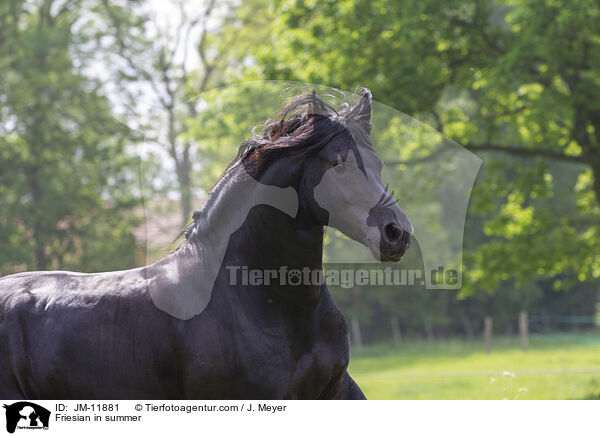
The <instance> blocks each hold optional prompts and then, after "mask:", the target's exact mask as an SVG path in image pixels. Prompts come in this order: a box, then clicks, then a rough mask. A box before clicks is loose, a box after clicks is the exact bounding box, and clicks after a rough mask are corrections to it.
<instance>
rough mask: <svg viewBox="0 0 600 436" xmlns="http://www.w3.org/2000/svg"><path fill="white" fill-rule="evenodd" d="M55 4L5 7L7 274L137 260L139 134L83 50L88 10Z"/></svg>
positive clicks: (0, 144)
mask: <svg viewBox="0 0 600 436" xmlns="http://www.w3.org/2000/svg"><path fill="white" fill-rule="evenodd" d="M50 6H51V2H42V3H40V4H37V3H22V2H18V1H10V2H3V5H2V9H1V11H2V20H3V22H4V24H5V25H6V27H5V26H3V27H2V33H3V38H2V40H1V44H0V54H1V57H0V58H1V59H2V67H1V68H2V81H1V82H0V100H1V101H2V112H1V118H0V126H1V127H0V129H1V130H0V209H1V210H2V214H1V217H0V241H1V243H2V247H3V248H2V250H1V251H0V271H2V273H6V272H11V271H15V270H22V269H50V268H52V269H55V268H72V269H77V270H84V271H91V270H102V269H109V268H118V267H123V266H128V265H133V264H134V263H135V244H134V240H133V236H132V234H131V224H132V222H131V218H128V216H129V215H130V214H126V213H125V211H127V210H130V209H131V207H132V205H134V204H136V201H137V200H136V194H135V192H136V191H135V190H134V189H132V187H133V186H135V185H134V182H135V181H136V176H135V173H134V172H133V171H132V170H133V169H134V168H135V161H134V160H132V159H131V158H130V157H128V155H127V154H126V153H125V147H126V145H127V144H128V143H129V138H130V134H129V131H128V129H127V128H125V127H124V126H123V125H122V124H121V123H119V122H118V121H117V120H116V119H115V118H114V116H113V113H112V108H111V106H110V105H109V103H108V100H107V99H106V97H104V96H103V95H102V92H101V87H100V83H99V82H98V81H96V80H93V79H90V78H89V77H86V76H85V75H84V74H83V73H82V71H81V70H82V67H83V64H82V63H83V62H85V59H82V58H81V57H77V58H76V57H74V54H73V45H74V44H75V42H74V41H76V40H77V38H76V34H74V30H73V29H74V22H75V21H76V20H77V17H78V14H79V13H80V11H78V10H77V8H75V7H74V8H65V9H59V10H58V12H56V11H55V8H51V7H50ZM71 6H72V5H71ZM79 43H82V41H79ZM77 65H78V66H79V67H77Z"/></svg>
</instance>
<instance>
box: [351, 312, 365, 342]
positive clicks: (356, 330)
mask: <svg viewBox="0 0 600 436" xmlns="http://www.w3.org/2000/svg"><path fill="white" fill-rule="evenodd" d="M350 324H351V325H352V338H353V339H354V346H355V347H356V348H358V349H360V348H362V346H363V342H362V336H361V334H360V323H359V322H358V318H352V321H350Z"/></svg>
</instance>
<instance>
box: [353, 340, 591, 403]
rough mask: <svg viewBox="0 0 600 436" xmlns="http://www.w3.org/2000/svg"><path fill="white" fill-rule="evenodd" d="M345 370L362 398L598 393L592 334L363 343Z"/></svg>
mask: <svg viewBox="0 0 600 436" xmlns="http://www.w3.org/2000/svg"><path fill="white" fill-rule="evenodd" d="M350 373H351V375H352V376H353V377H354V379H355V380H356V381H357V383H358V384H359V385H360V387H361V388H362V390H363V392H364V393H365V395H366V396H367V398H369V399H403V400H410V399H424V400H425V399H427V400H434V399H465V400H466V399H490V400H499V399H524V400H526V399H530V400H542V399H548V400H549V399H600V334H598V333H594V334H592V333H590V334H561V335H550V336H532V337H531V338H530V344H529V349H528V350H527V351H522V350H521V349H520V342H519V338H518V337H496V338H494V342H493V347H492V351H491V353H489V354H487V353H486V352H485V350H484V344H483V342H482V341H472V342H467V341H461V340H449V341H433V342H422V341H419V342H411V341H407V342H405V343H403V344H402V345H401V346H398V347H395V346H392V345H391V344H378V345H373V346H365V347H363V348H362V349H361V350H355V349H353V351H352V357H351V360H350Z"/></svg>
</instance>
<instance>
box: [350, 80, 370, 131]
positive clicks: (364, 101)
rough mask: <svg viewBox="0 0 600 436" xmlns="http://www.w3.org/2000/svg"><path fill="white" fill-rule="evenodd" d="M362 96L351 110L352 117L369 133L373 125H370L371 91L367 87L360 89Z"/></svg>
mask: <svg viewBox="0 0 600 436" xmlns="http://www.w3.org/2000/svg"><path fill="white" fill-rule="evenodd" d="M362 93H363V94H362V97H361V98H360V100H359V101H358V103H357V104H356V106H355V107H354V110H353V111H352V114H353V118H354V120H355V121H356V122H358V123H359V124H360V125H361V126H362V127H363V128H364V129H365V130H366V131H367V133H368V134H369V135H370V134H371V130H372V128H373V126H372V125H371V112H372V108H371V101H372V99H373V97H372V95H371V91H369V90H368V89H367V88H363V89H362Z"/></svg>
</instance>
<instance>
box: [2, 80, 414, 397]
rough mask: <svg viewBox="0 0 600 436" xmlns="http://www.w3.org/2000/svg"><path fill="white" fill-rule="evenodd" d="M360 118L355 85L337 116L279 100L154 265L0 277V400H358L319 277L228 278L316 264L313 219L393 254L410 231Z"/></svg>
mask: <svg viewBox="0 0 600 436" xmlns="http://www.w3.org/2000/svg"><path fill="white" fill-rule="evenodd" d="M370 117H371V94H370V92H369V91H368V90H363V91H362V96H360V98H359V101H358V103H357V104H356V105H354V106H351V105H347V104H346V105H342V106H341V107H339V108H337V109H334V108H333V107H331V106H329V105H327V104H326V103H325V102H324V101H323V100H321V99H320V98H319V97H318V96H317V95H315V93H314V92H313V93H312V94H310V93H309V94H303V95H300V96H298V97H296V98H295V99H293V100H292V102H291V103H290V104H289V105H288V106H286V108H284V110H283V111H282V114H281V117H280V118H279V119H278V120H276V121H273V122H271V123H269V124H267V125H266V128H265V130H264V132H263V134H262V135H261V136H258V137H255V138H254V139H252V140H250V141H246V142H244V143H243V144H242V145H241V146H240V151H239V152H238V156H237V157H236V158H235V159H234V161H233V162H232V163H231V164H230V165H229V167H228V168H227V170H226V171H225V173H224V174H223V176H222V177H221V179H220V180H219V182H218V183H217V184H216V185H215V187H214V188H213V190H212V191H211V192H210V195H209V198H208V200H207V202H206V204H205V205H204V207H203V208H202V209H200V210H198V211H196V212H194V222H193V223H192V224H191V225H190V226H189V227H188V228H187V230H186V232H185V236H186V241H185V242H184V243H183V244H182V245H181V247H180V248H179V249H177V250H176V251H175V252H174V253H172V254H171V255H169V256H167V257H166V258H164V259H162V260H160V261H158V262H157V263H155V264H152V265H149V266H146V267H143V268H138V269H133V270H128V271H117V272H107V273H98V274H79V273H72V272H58V271H57V272H29V273H21V274H15V275H11V276H7V277H4V278H2V279H0V350H2V351H1V353H0V397H2V398H6V399H159V398H162V399H364V395H363V393H362V392H361V390H360V388H359V387H358V386H357V385H356V383H355V382H354V381H353V380H352V378H351V377H350V375H349V374H348V372H347V366H348V361H349V340H348V327H347V324H346V322H345V319H344V316H343V314H342V313H341V311H340V309H339V308H338V306H337V305H336V304H335V302H334V301H333V299H332V297H331V295H330V293H329V291H328V289H327V287H326V285H325V284H323V283H321V282H319V283H314V282H310V283H308V282H301V283H300V282H299V280H296V281H295V282H294V283H293V284H291V280H290V282H285V283H284V282H283V281H282V280H281V277H278V278H274V277H271V280H270V281H269V280H264V281H262V282H261V283H259V284H257V283H250V282H248V281H244V280H243V278H242V277H241V276H240V275H237V274H238V273H240V272H242V271H252V270H260V271H265V270H269V271H275V272H279V273H285V272H286V271H287V272H290V273H291V272H292V271H305V270H307V269H308V270H309V271H322V250H323V232H324V226H325V225H330V226H333V227H336V228H338V229H339V230H341V231H342V232H344V233H345V234H347V235H348V236H349V237H351V238H354V239H355V240H357V241H360V242H362V243H363V244H365V245H366V246H368V247H369V248H370V250H371V252H372V253H373V255H374V256H375V257H376V258H377V259H379V260H382V261H397V260H399V259H400V257H401V256H402V255H403V254H404V252H405V251H406V249H407V248H408V245H409V244H410V236H411V234H412V232H413V228H412V225H411V224H410V222H409V221H408V219H407V218H406V216H405V215H404V213H403V212H402V211H401V210H400V209H399V208H398V206H397V204H396V202H395V201H394V200H393V197H391V196H390V194H389V193H388V192H387V190H386V188H385V187H384V186H383V183H382V181H381V177H380V172H381V169H382V166H383V164H382V161H381V159H379V157H378V156H377V155H376V153H375V151H374V150H373V147H372V145H371V142H370V133H371V122H370ZM290 277H292V276H290ZM294 277H295V279H297V278H298V277H297V274H296V276H294ZM313 277H314V275H313Z"/></svg>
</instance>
